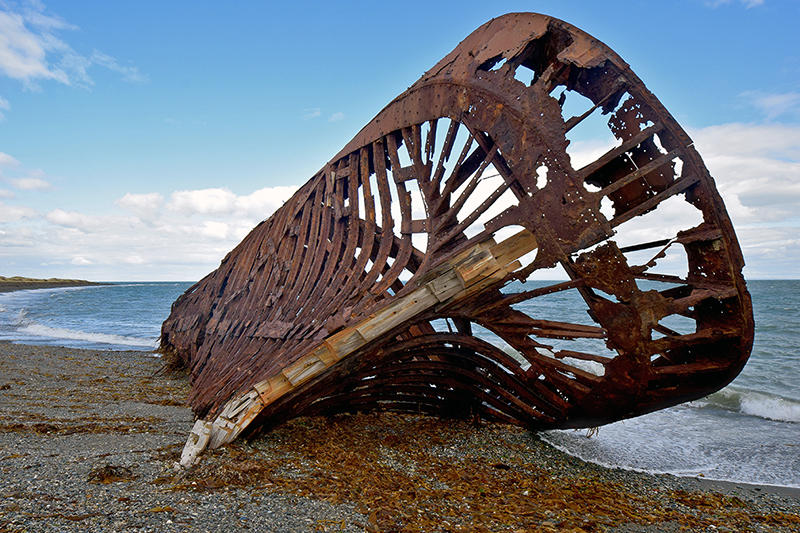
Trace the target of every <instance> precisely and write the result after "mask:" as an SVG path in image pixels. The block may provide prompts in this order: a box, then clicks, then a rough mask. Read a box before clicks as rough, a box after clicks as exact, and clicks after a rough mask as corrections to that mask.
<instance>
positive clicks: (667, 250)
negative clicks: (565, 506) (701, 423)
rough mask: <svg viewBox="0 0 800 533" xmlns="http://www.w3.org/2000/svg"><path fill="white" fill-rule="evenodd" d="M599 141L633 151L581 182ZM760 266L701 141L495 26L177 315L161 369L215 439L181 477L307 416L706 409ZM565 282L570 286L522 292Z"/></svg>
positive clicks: (359, 139)
mask: <svg viewBox="0 0 800 533" xmlns="http://www.w3.org/2000/svg"><path fill="white" fill-rule="evenodd" d="M581 105H583V107H582V108H581ZM576 109H577V111H575V110H576ZM568 110H569V111H568ZM598 124H599V125H600V126H604V127H605V128H607V130H608V131H610V133H611V134H613V137H614V138H615V139H616V144H615V145H614V146H613V147H612V148H610V149H609V150H608V151H606V152H605V153H602V154H598V156H597V157H595V158H593V159H592V160H590V161H586V162H583V163H581V164H580V165H578V164H575V163H574V162H573V161H572V159H571V157H570V155H569V153H568V145H569V140H568V137H569V136H570V134H571V133H570V132H572V130H575V132H577V131H579V130H580V129H581V128H585V127H588V126H587V125H591V127H597V125H598ZM573 133H574V132H573ZM670 216H671V217H672V218H670ZM659 217H660V218H659ZM676 218H677V220H678V226H675V227H673V226H671V225H670V224H668V223H666V222H664V221H667V222H669V221H670V220H672V221H674V220H675V219H676ZM673 225H674V224H673ZM665 233H666V234H665ZM659 265H662V266H664V267H665V268H666V269H667V270H668V271H669V272H673V273H672V274H664V273H659ZM743 266H744V261H743V258H742V255H741V251H740V249H739V246H738V243H737V240H736V236H735V234H734V231H733V228H732V225H731V222H730V219H729V217H728V215H727V213H726V211H725V207H724V205H723V202H722V199H721V198H720V196H719V194H718V192H717V190H716V188H715V185H714V182H713V180H712V178H711V176H710V175H709V173H708V170H707V169H706V167H705V166H704V164H703V162H702V160H701V158H700V156H699V155H698V153H697V152H696V151H695V149H694V147H693V145H692V141H691V139H690V138H689V137H688V135H687V134H686V133H685V132H684V131H683V129H681V127H680V126H679V125H678V124H677V122H676V121H675V120H674V119H673V117H672V116H671V115H670V114H669V113H668V112H667V110H666V109H665V108H664V107H663V106H662V105H661V103H660V102H659V101H658V100H657V99H656V98H655V96H653V94H651V93H650V92H649V91H648V90H647V89H646V88H645V86H644V84H643V83H642V82H641V80H639V78H638V77H637V76H636V75H635V74H634V73H633V72H632V71H631V70H630V68H629V66H628V65H627V64H626V63H625V62H624V61H623V60H622V59H621V58H620V57H618V56H617V55H616V54H615V53H614V52H613V51H611V50H610V49H609V48H608V47H606V46H605V45H604V44H602V43H601V42H599V41H598V40H596V39H594V38H593V37H591V36H589V35H587V34H586V33H584V32H582V31H581V30H579V29H577V28H575V27H574V26H572V25H570V24H567V23H565V22H562V21H560V20H557V19H554V18H551V17H547V16H543V15H537V14H526V13H521V14H509V15H505V16H503V17H499V18H497V19H493V20H491V21H490V22H488V23H486V24H485V25H483V26H481V27H480V28H478V29H477V30H476V31H475V32H473V33H472V34H471V35H470V36H468V37H467V38H466V39H465V40H464V41H463V42H462V43H461V44H459V45H458V46H457V47H456V48H455V50H453V51H452V52H451V53H450V54H448V55H447V56H446V57H445V58H444V59H442V60H441V61H440V62H439V63H438V64H436V65H435V66H434V67H433V68H432V69H431V70H429V71H428V72H427V73H425V75H423V76H422V78H420V80H419V81H417V82H416V83H414V84H413V85H412V86H411V87H410V88H409V89H408V90H407V91H405V92H404V93H403V94H401V95H400V96H398V97H397V98H396V99H395V100H393V101H392V102H391V103H390V104H389V105H387V106H386V107H385V108H384V109H383V110H382V111H381V112H380V113H379V114H378V115H377V116H376V117H375V118H374V119H373V120H372V121H371V122H370V123H369V124H367V125H366V126H365V127H364V128H363V129H362V130H361V131H360V132H359V133H358V135H356V137H355V138H354V139H353V140H352V141H350V143H349V144H347V146H345V147H344V148H343V149H342V150H341V151H340V152H339V153H338V154H336V155H335V156H334V157H333V158H332V159H331V160H330V162H329V163H328V164H327V165H325V167H324V168H323V169H322V170H320V171H319V172H318V173H317V174H316V175H314V176H313V177H312V178H311V179H310V180H309V181H308V182H307V183H306V184H305V185H304V186H303V187H301V188H300V190H299V191H298V192H297V193H296V194H295V195H294V196H293V197H292V198H291V199H290V200H288V201H287V202H286V203H285V204H284V205H283V206H282V207H281V208H280V209H278V210H277V211H276V212H275V213H274V214H273V215H272V216H271V217H270V218H269V219H268V220H266V221H264V222H262V223H261V224H260V225H258V226H257V227H256V228H255V229H254V230H253V231H252V232H251V233H250V234H249V235H248V236H247V237H246V238H245V239H244V240H243V241H242V242H241V244H240V245H239V246H237V247H236V248H235V249H234V250H233V251H232V252H230V254H229V255H228V256H227V257H226V258H225V259H224V260H223V261H222V263H221V265H220V267H219V268H218V269H217V270H216V271H214V272H213V273H211V274H209V275H208V276H207V277H206V278H204V279H203V280H201V281H200V282H199V283H197V284H196V285H195V286H193V287H192V288H190V289H189V290H188V291H187V292H186V293H185V294H184V295H183V296H181V297H180V298H179V299H178V300H177V301H176V302H175V304H174V305H173V308H172V313H171V315H170V316H169V318H168V319H167V320H166V321H165V322H164V325H163V327H162V339H161V350H162V351H163V352H164V353H166V354H167V355H168V356H169V357H170V358H171V359H172V362H173V363H174V364H176V365H179V366H184V367H186V368H188V369H189V371H190V374H191V380H192V390H191V393H190V397H189V401H190V404H191V406H192V408H193V410H194V411H195V413H196V415H197V416H198V420H197V422H196V424H195V426H194V428H193V429H192V431H191V433H190V436H189V439H188V441H187V443H186V446H185V448H184V452H183V455H182V458H181V463H182V464H183V465H191V464H194V463H195V462H196V461H197V457H198V454H200V453H201V452H202V450H203V449H205V448H206V447H211V448H216V447H218V446H221V445H223V444H225V443H227V442H230V441H231V440H233V439H234V438H236V437H237V436H238V435H239V434H240V433H242V432H247V431H251V430H253V429H254V428H257V427H263V426H267V427H270V426H274V425H276V424H279V423H281V422H283V421H285V420H287V419H290V418H292V417H297V416H303V415H314V414H331V413H337V412H342V411H349V410H362V409H390V410H397V411H410V412H428V413H434V414H438V415H443V416H465V417H467V416H468V417H475V416H480V417H482V418H485V419H488V420H497V421H504V422H509V423H512V424H519V425H522V426H525V427H529V428H532V429H545V428H571V427H572V428H577V427H595V426H598V425H601V424H605V423H609V422H613V421H616V420H620V419H624V418H629V417H633V416H637V415H641V414H644V413H647V412H651V411H654V410H656V409H661V408H664V407H668V406H671V405H675V404H677V403H680V402H684V401H688V400H692V399H696V398H700V397H702V396H705V395H707V394H709V393H711V392H714V391H716V390H719V389H720V388H722V387H724V386H725V385H726V384H728V383H729V382H730V381H731V380H732V379H733V378H734V377H735V376H736V375H737V374H738V373H739V372H740V371H741V369H742V367H743V366H744V364H745V362H746V361H747V358H748V356H749V354H750V350H751V347H752V341H753V316H752V308H751V302H750V297H749V295H748V293H747V290H746V287H745V283H744V278H743V276H742V268H743ZM553 268H558V269H560V270H559V271H560V272H562V273H566V277H567V278H568V279H567V280H566V281H560V282H552V283H549V284H541V283H540V284H538V285H537V287H536V288H529V289H527V290H526V289H525V287H526V286H525V285H521V284H514V283H513V282H515V281H524V280H526V279H527V278H528V277H529V276H531V275H532V274H533V273H534V272H537V271H541V272H549V270H548V269H553ZM675 271H678V272H679V274H674V272H675ZM662 272H663V271H662ZM514 287H517V288H519V287H522V289H521V290H516V291H514V290H511V289H513V288H514ZM554 296H570V297H575V298H578V299H579V301H581V302H582V305H583V308H584V309H585V313H584V312H581V313H580V314H579V315H577V316H569V317H561V315H560V314H559V313H558V312H559V309H557V308H556V307H554V306H553V303H552V302H553V301H554ZM554 315H555V316H559V319H558V320H555V319H554V318H553V316H554Z"/></svg>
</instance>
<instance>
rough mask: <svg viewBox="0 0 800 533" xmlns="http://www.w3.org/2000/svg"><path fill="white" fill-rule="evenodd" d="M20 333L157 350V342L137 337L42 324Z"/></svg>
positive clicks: (20, 330)
mask: <svg viewBox="0 0 800 533" xmlns="http://www.w3.org/2000/svg"><path fill="white" fill-rule="evenodd" d="M18 331H19V332H20V333H25V334H28V335H33V336H36V337H46V338H50V339H68V340H73V341H86V342H92V343H97V344H115V345H118V346H132V347H133V346H135V347H139V348H147V349H148V350H152V349H155V348H157V341H154V340H150V339H141V338H137V337H126V336H124V335H113V334H108V333H89V332H86V331H75V330H70V329H63V328H51V327H49V326H44V325H42V324H36V323H33V324H28V325H26V326H23V327H21V328H19V330H18Z"/></svg>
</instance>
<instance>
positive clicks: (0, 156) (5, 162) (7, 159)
mask: <svg viewBox="0 0 800 533" xmlns="http://www.w3.org/2000/svg"><path fill="white" fill-rule="evenodd" d="M4 166H6V167H16V166H19V161H17V160H16V159H14V158H13V157H11V156H10V155H8V154H7V153H5V152H0V170H2V167H4Z"/></svg>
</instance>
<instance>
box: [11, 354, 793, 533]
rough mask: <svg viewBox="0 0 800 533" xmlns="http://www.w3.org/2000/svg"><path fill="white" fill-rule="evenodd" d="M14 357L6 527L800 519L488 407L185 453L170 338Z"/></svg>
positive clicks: (664, 525) (750, 525)
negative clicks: (612, 465) (491, 414)
mask: <svg viewBox="0 0 800 533" xmlns="http://www.w3.org/2000/svg"><path fill="white" fill-rule="evenodd" d="M0 366H2V368H3V372H2V377H0V532H3V533H5V532H23V531H31V532H32V531H82V532H99V531H141V532H145V531H209V532H213V531H233V530H249V531H287V532H295V531H298V532H299V531H346V532H361V531H369V532H377V531H514V532H518V531H640V532H645V531H800V499H798V498H799V495H798V493H800V491H798V490H796V489H791V488H781V487H759V486H752V485H739V484H732V483H717V482H711V481H706V480H702V479H693V478H678V477H674V476H669V475H655V476H654V475H649V474H642V473H636V472H630V471H625V470H619V469H605V468H602V467H599V466H596V465H593V464H590V463H584V462H582V461H580V460H578V459H575V458H573V457H570V456H568V455H566V454H563V453H561V452H559V451H558V450H556V449H554V448H552V447H551V446H549V445H547V444H546V443H544V442H542V441H541V440H539V439H538V438H537V436H536V435H535V434H533V433H530V432H527V431H525V430H522V429H519V428H515V427H510V426H499V425H486V424H482V423H480V422H478V421H451V420H440V419H436V418H431V417H423V416H411V415H396V414H390V413H379V414H354V415H342V416H338V417H333V418H311V419H299V420H295V421H292V422H290V423H288V424H285V425H284V426H281V427H279V428H276V429H274V430H272V431H270V432H266V433H263V434H260V435H255V436H253V437H251V438H250V439H248V440H242V441H240V442H236V443H233V444H232V445H229V446H227V447H224V448H221V449H219V450H214V451H212V452H208V453H207V454H206V455H205V456H204V457H203V461H202V462H201V463H200V465H198V466H196V467H193V468H192V469H189V470H181V469H176V467H175V462H176V461H177V460H178V459H179V457H180V452H181V450H182V448H183V443H184V441H185V438H186V435H187V434H188V431H189V429H190V428H191V426H192V423H193V415H192V413H191V411H190V409H189V408H188V407H186V406H185V403H184V400H185V398H186V396H187V393H188V390H189V383H188V378H187V377H186V376H182V375H171V374H168V373H165V372H164V369H163V366H162V362H161V360H160V359H159V358H158V357H155V356H154V355H153V354H152V353H147V352H119V351H95V350H77V349H68V348H59V347H50V346H26V345H19V344H8V343H2V344H0ZM600 431H602V428H600ZM587 438H591V437H590V436H587Z"/></svg>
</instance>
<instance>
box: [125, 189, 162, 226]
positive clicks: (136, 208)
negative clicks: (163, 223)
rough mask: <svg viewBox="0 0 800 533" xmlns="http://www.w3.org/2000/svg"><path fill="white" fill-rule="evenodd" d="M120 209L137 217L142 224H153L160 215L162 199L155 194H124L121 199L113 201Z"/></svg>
mask: <svg viewBox="0 0 800 533" xmlns="http://www.w3.org/2000/svg"><path fill="white" fill-rule="evenodd" d="M114 203H115V204H117V205H118V206H119V207H120V208H122V209H124V210H125V211H129V212H131V213H133V214H135V215H136V216H138V217H139V219H140V220H142V221H143V222H153V221H155V220H156V219H158V217H159V216H160V215H161V207H162V206H163V205H164V197H163V196H161V195H160V194H159V193H157V192H153V193H149V194H133V193H126V194H125V196H123V197H122V198H120V199H118V200H115V201H114Z"/></svg>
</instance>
